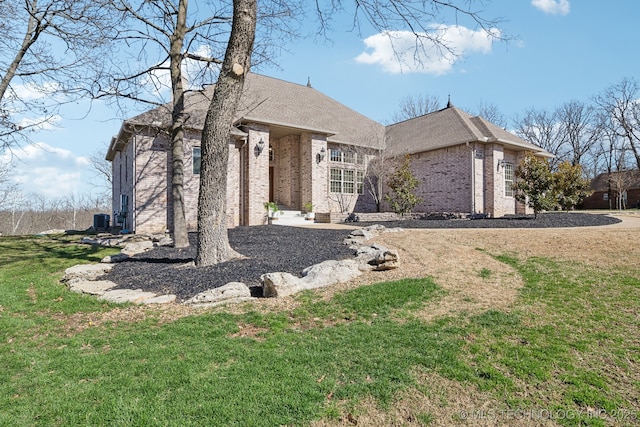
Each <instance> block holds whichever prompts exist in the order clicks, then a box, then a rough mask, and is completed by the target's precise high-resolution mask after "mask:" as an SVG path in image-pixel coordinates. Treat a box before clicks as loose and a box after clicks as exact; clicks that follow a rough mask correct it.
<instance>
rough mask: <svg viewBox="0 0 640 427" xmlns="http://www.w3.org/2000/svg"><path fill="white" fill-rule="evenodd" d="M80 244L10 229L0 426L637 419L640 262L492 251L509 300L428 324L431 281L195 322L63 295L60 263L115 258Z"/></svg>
mask: <svg viewBox="0 0 640 427" xmlns="http://www.w3.org/2000/svg"><path fill="white" fill-rule="evenodd" d="M74 239H76V238H74ZM70 241H71V238H68V237H55V236H54V237H25V238H0V266H1V267H0V365H1V366H2V367H3V369H1V370H0V393H1V394H0V395H1V396H2V397H3V398H2V399H1V400H0V425H3V426H4V425H7V426H30V425H38V426H40V425H41V426H70V425H87V426H89V425H90V426H102V425H104V426H107V425H108V426H131V425H133V426H154V425H157V426H169V425H180V426H214V425H216V426H217V425H220V426H222V425H238V426H277V425H310V424H311V425H355V424H356V423H357V425H402V424H404V425H452V424H453V425H455V424H462V425H464V424H469V425H476V424H479V423H481V424H492V423H493V424H497V425H515V424H522V423H524V422H528V423H530V424H531V425H539V424H545V423H547V422H553V423H557V424H560V425H603V426H604V425H633V424H636V423H638V420H637V416H639V415H640V413H639V412H638V411H639V410H640V406H639V405H640V404H639V401H638V396H640V341H639V338H638V337H640V327H639V326H640V318H639V317H638V316H639V314H638V313H639V309H638V307H639V302H640V264H639V263H638V261H639V260H630V261H629V263H628V267H625V268H619V267H618V268H611V267H608V266H607V265H590V264H588V263H578V262H561V261H552V260H549V259H547V258H541V257H535V256H530V257H528V258H523V257H518V256H517V254H508V255H505V254H503V253H496V254H492V255H494V256H495V257H496V258H497V259H499V260H500V261H501V262H503V263H505V264H506V265H509V266H511V267H512V268H513V269H515V270H516V271H517V272H518V274H519V275H520V276H521V277H522V278H523V280H524V283H525V285H524V287H523V288H522V289H521V291H520V294H519V297H518V298H517V301H516V302H515V303H514V304H513V306H511V307H509V308H508V309H489V310H486V311H483V312H482V313H465V312H462V313H457V314H455V315H451V316H448V317H439V318H436V320H431V321H426V320H423V319H424V317H422V316H418V315H417V314H416V313H418V312H419V311H424V310H425V307H426V309H428V308H429V307H431V306H433V307H436V306H437V304H438V301H439V300H440V299H441V298H443V297H444V296H445V294H446V292H445V291H444V290H443V289H442V287H440V286H439V285H438V284H437V283H435V282H434V281H433V279H431V278H429V277H426V278H422V279H410V280H409V279H406V280H401V281H396V282H386V283H377V284H374V285H370V286H362V287H359V288H355V289H351V290H347V291H344V292H340V293H337V294H336V295H334V296H333V297H332V298H331V299H329V300H327V299H325V298H321V297H320V296H319V295H318V294H317V293H314V292H305V293H303V294H300V295H298V296H297V297H296V300H297V301H296V304H294V305H293V306H292V307H293V308H291V309H289V310H271V311H265V310H263V309H260V310H258V309H252V308H251V306H247V308H245V309H244V311H238V310H235V311H232V312H230V311H229V310H225V309H216V310H210V311H203V312H198V313H195V314H191V315H186V316H185V315H184V313H183V314H182V315H177V314H175V313H180V309H179V308H167V307H163V308H140V307H122V306H115V305H109V304H104V303H100V302H98V301H97V300H96V299H95V298H92V297H88V296H82V295H77V294H73V293H70V292H68V291H67V289H66V288H65V287H64V286H63V285H61V284H59V282H58V281H59V279H60V277H61V275H62V271H63V270H64V269H65V268H67V267H69V266H71V265H74V264H77V263H82V262H98V261H99V259H100V258H102V257H103V256H105V255H107V254H110V253H113V252H114V250H112V249H96V248H92V247H90V246H81V245H75V244H73V243H70ZM481 272H482V275H483V276H486V277H490V276H491V274H492V272H491V271H490V269H488V268H484V269H482V270H481ZM469 274H478V273H472V272H470V273H469ZM234 313H235V314H234ZM238 313H240V314H238Z"/></svg>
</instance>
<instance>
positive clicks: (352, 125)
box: [126, 73, 384, 148]
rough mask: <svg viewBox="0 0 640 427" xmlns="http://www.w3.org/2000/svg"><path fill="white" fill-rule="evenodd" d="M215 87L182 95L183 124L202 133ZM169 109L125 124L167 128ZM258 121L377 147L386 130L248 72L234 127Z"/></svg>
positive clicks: (316, 95) (321, 98)
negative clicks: (183, 98) (186, 114)
mask: <svg viewBox="0 0 640 427" xmlns="http://www.w3.org/2000/svg"><path fill="white" fill-rule="evenodd" d="M214 87H215V86H213V85H212V86H208V87H207V88H205V90H204V91H201V92H190V93H188V95H187V96H186V97H185V111H186V112H187V113H188V114H189V118H188V119H187V122H186V125H187V127H189V128H191V129H198V130H201V129H202V128H203V126H204V120H205V117H206V114H207V109H208V108H209V103H210V100H211V96H212V95H213V90H214ZM170 120H171V114H170V105H165V106H162V107H158V108H155V109H153V110H151V111H147V112H145V113H143V114H140V115H138V116H135V117H133V118H131V119H129V120H127V121H126V122H127V123H128V124H137V125H152V126H154V127H163V128H165V127H168V126H169V124H170ZM251 122H254V123H255V122H257V123H265V124H273V125H279V126H282V127H288V128H292V129H298V130H300V131H302V130H306V131H311V132H316V133H323V134H327V135H328V140H329V141H331V142H338V143H349V144H354V145H359V146H374V147H377V148H381V144H383V142H384V126H383V125H382V124H380V123H378V122H376V121H374V120H371V119H369V118H368V117H365V116H363V115H362V114H360V113H358V112H356V111H354V110H352V109H350V108H348V107H346V106H345V105H343V104H341V103H339V102H338V101H336V100H334V99H332V98H330V97H328V96H326V95H324V94H323V93H321V92H319V91H317V90H316V89H314V88H312V87H309V86H307V85H300V84H295V83H291V82H286V81H284V80H279V79H275V78H272V77H267V76H263V75H260V74H254V73H249V74H248V75H247V77H246V79H245V83H244V90H243V94H242V97H241V98H240V103H239V105H238V112H237V114H236V121H235V125H236V126H240V125H241V124H246V123H251Z"/></svg>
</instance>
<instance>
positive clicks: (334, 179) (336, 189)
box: [331, 168, 342, 193]
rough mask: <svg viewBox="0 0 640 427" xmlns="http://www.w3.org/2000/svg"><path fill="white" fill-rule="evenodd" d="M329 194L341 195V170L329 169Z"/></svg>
mask: <svg viewBox="0 0 640 427" xmlns="http://www.w3.org/2000/svg"><path fill="white" fill-rule="evenodd" d="M331 192H332V193H342V169H333V168H332V169H331Z"/></svg>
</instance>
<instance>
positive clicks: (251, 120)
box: [234, 116, 337, 137]
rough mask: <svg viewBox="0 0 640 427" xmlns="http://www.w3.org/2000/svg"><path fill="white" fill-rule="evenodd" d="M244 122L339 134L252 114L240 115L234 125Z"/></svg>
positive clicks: (329, 134) (324, 133)
mask: <svg viewBox="0 0 640 427" xmlns="http://www.w3.org/2000/svg"><path fill="white" fill-rule="evenodd" d="M242 123H258V124H262V125H272V126H281V127H285V128H290V129H294V130H297V131H307V132H311V133H316V134H320V135H326V136H328V137H329V136H333V135H336V134H337V132H336V131H333V130H328V129H318V128H312V127H308V126H300V125H297V124H294V123H286V122H278V121H275V120H265V119H260V118H258V117H251V116H244V117H240V118H239V119H238V120H236V121H235V123H234V126H240V125H241V124H242Z"/></svg>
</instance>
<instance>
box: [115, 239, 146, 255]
mask: <svg viewBox="0 0 640 427" xmlns="http://www.w3.org/2000/svg"><path fill="white" fill-rule="evenodd" d="M152 248H153V242H152V241H150V240H144V241H141V242H131V243H127V244H126V245H125V246H124V248H123V249H122V251H121V252H122V253H123V254H127V255H129V256H133V255H136V254H140V253H143V252H146V251H148V250H149V249H152Z"/></svg>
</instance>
